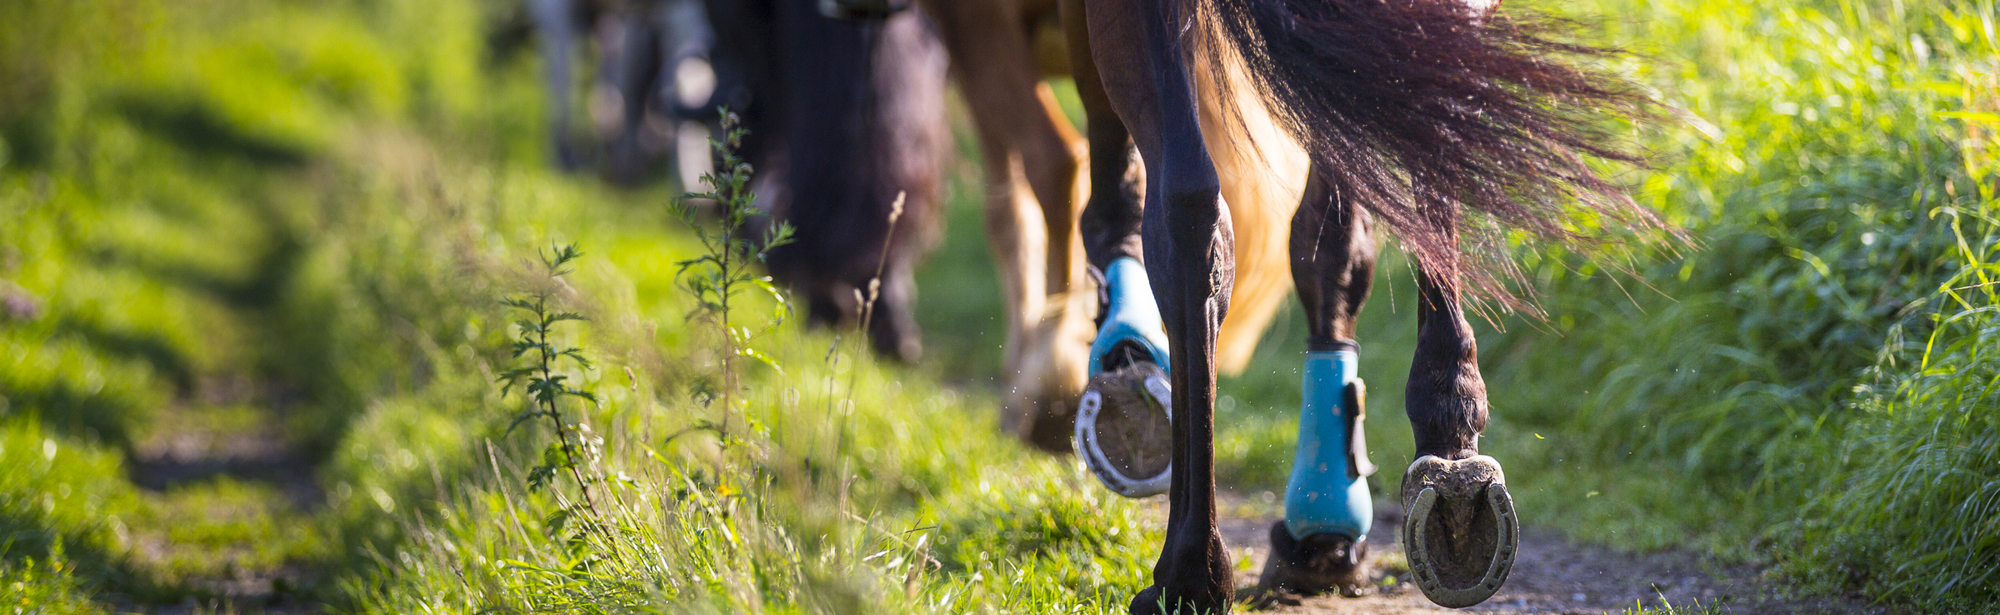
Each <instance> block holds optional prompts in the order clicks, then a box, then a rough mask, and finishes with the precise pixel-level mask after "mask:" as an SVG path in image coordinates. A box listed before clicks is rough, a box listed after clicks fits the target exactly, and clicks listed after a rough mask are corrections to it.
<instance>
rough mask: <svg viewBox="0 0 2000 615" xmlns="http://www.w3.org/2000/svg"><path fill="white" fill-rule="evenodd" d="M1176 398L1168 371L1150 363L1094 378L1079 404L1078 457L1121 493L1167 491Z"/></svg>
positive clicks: (1134, 495) (1143, 494)
mask: <svg viewBox="0 0 2000 615" xmlns="http://www.w3.org/2000/svg"><path fill="white" fill-rule="evenodd" d="M1171 399H1172V392H1171V389H1170V387H1169V386H1168V384H1167V376H1166V372H1165V371H1164V370H1161V369H1160V367H1159V366H1158V365H1154V364H1152V363H1149V362H1134V363H1131V364H1129V365H1127V366H1125V367H1123V368H1120V369H1117V370H1115V371H1111V372H1106V373H1102V374H1098V375H1097V376H1096V377H1094V378H1091V379H1090V384H1089V386H1088V387H1086V388H1085V389H1084V393H1083V400H1082V401H1081V402H1080V403H1078V404H1077V410H1076V437H1075V446H1076V455H1077V457H1079V458H1082V459H1083V463H1084V465H1085V466H1088V467H1089V468H1090V471H1091V473H1092V474H1095V475H1097V478H1098V480H1100V481H1103V483H1104V486H1106V487H1109V488H1110V489H1111V490H1112V491H1114V492H1117V493H1118V494H1119V495H1122V496H1125V497H1128V498H1143V497H1148V496H1153V495H1158V494H1161V493H1165V492H1166V491H1167V487H1168V485H1169V483H1170V482H1171V479H1170V478H1169V471H1170V470H1171V469H1172V463H1173V453H1174V450H1173V437H1172V432H1173V425H1172V423H1171V422H1169V419H1168V415H1169V411H1168V407H1169V405H1170V403H1171Z"/></svg>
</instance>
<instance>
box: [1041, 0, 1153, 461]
mask: <svg viewBox="0 0 2000 615" xmlns="http://www.w3.org/2000/svg"><path fill="white" fill-rule="evenodd" d="M1061 11H1062V16H1063V26H1064V35H1065V37H1066V38H1067V39H1068V43H1069V44H1068V47H1069V54H1070V73H1071V74H1072V75H1074V76H1075V77H1076V90H1077V94H1078V98H1080V99H1081V100H1082V102H1083V108H1084V112H1085V114H1086V117H1087V118H1088V120H1089V124H1088V127H1087V131H1088V134H1089V137H1090V187H1091V190H1090V199H1089V201H1088V203H1087V204H1086V205H1085V206H1084V209H1083V214H1082V218H1081V220H1080V221H1079V222H1078V227H1079V230H1080V231H1081V233H1082V237H1083V248H1084V253H1085V254H1086V256H1087V258H1088V260H1089V262H1090V264H1091V266H1092V267H1093V268H1094V269H1095V270H1096V271H1099V272H1101V273H1102V274H1103V275H1102V276H1101V278H1100V280H1101V282H1102V285H1101V286H1100V287H1099V294H1098V297H1097V299H1098V313H1097V324H1098V330H1097V337H1096V339H1095V340H1094V341H1093V342H1092V343H1091V345H1090V355H1089V359H1088V360H1089V375H1090V380H1089V382H1088V383H1087V384H1086V385H1085V388H1084V392H1083V396H1082V398H1081V399H1080V400H1079V401H1078V404H1077V414H1076V430H1075V432H1076V437H1075V438H1074V440H1073V441H1074V442H1075V444H1076V449H1077V456H1078V457H1080V458H1081V459H1082V460H1083V462H1084V464H1085V465H1086V466H1087V467H1089V468H1090V469H1091V471H1092V472H1094V473H1095V474H1096V475H1097V477H1098V479H1099V480H1101V481H1103V483H1104V485H1105V486H1106V487H1109V488H1111V490H1112V491H1115V492H1117V493H1118V494H1120V495H1124V496H1126V497H1147V496H1152V495H1157V494H1159V493H1161V492H1164V491H1166V490H1167V483H1168V482H1169V478H1170V475H1169V472H1168V467H1169V462H1170V457H1171V455H1172V452H1173V447H1172V439H1171V438H1170V437H1169V433H1170V431H1171V427H1170V423H1169V421H1168V420H1167V409H1166V408H1165V407H1164V406H1165V405H1166V404H1168V403H1169V398H1170V396H1171V388H1172V386H1171V385H1170V384H1169V383H1168V380H1167V377H1166V376H1167V374H1166V371H1165V368H1166V367H1168V366H1169V361H1168V357H1167V338H1166V329H1165V325H1164V323H1163V322H1162V321H1161V320H1160V316H1159V303H1158V301H1157V299H1156V298H1155V297H1154V296H1153V294H1152V289H1151V284H1150V282H1149V281H1148V279H1147V276H1146V269H1145V265H1143V264H1142V261H1141V258H1142V257H1143V256H1144V254H1143V253H1142V250H1141V244H1142V242H1141V241H1140V235H1139V227H1140V215H1141V211H1142V210H1143V208H1142V204H1143V201H1142V199H1143V198H1144V196H1143V194H1142V191H1143V190H1144V187H1143V186H1144V183H1145V178H1144V175H1143V174H1144V171H1143V168H1142V167H1140V165H1137V164H1135V162H1136V160H1135V159H1134V158H1135V157H1134V155H1133V147H1132V137H1131V133H1130V132H1129V131H1128V130H1127V129H1126V128H1125V123H1124V122H1123V121H1122V120H1120V119H1119V118H1118V113H1117V110H1116V109H1115V108H1113V106H1112V104H1111V98H1110V95H1109V94H1108V93H1106V92H1105V90H1104V82H1103V80H1102V79H1101V78H1100V76H1099V75H1098V71H1097V62H1096V59H1095V58H1093V57H1092V56H1091V52H1090V42H1089V31H1088V28H1087V27H1086V16H1085V14H1084V6H1083V2H1082V0H1065V1H1064V2H1063V3H1062V5H1061Z"/></svg>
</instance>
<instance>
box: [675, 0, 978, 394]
mask: <svg viewBox="0 0 2000 615" xmlns="http://www.w3.org/2000/svg"><path fill="white" fill-rule="evenodd" d="M708 12H709V15H710V17H711V19H712V21H713V23H714V24H715V29H716V32H717V34H718V36H717V41H718V44H717V47H716V53H715V58H716V66H717V67H718V69H719V70H720V71H721V72H723V73H725V74H730V75H740V79H741V82H742V83H743V84H744V86H745V87H744V88H743V89H742V91H741V92H731V93H729V94H727V95H726V96H727V98H726V99H725V100H727V101H728V103H727V104H728V106H729V108H730V109H731V110H732V111H734V112H736V113H738V114H739V115H740V116H741V117H742V120H743V126H744V127H745V128H747V129H749V131H750V134H749V136H748V137H746V138H745V140H744V144H743V146H742V152H741V153H742V155H743V156H744V159H745V160H748V161H750V163H751V165H752V166H753V167H754V168H755V169H756V178H755V180H754V181H753V190H754V191H755V192H756V194H757V196H758V200H759V203H760V207H762V208H764V209H765V210H766V211H769V212H770V213H771V216H772V220H773V221H777V222H785V223H789V224H791V225H792V226H793V227H794V228H795V229H796V234H795V235H794V240H793V242H792V243H790V244H787V245H784V246H780V247H778V248H777V249H775V250H773V251H772V253H771V255H770V258H769V263H768V264H769V265H770V270H771V273H772V275H773V277H775V278H776V279H777V280H778V281H780V282H782V283H784V284H785V285H786V286H788V287H790V288H791V289H792V290H793V291H794V292H795V293H796V294H797V295H798V296H799V297H801V298H802V299H803V300H804V303H805V304H806V308H807V314H808V316H809V318H810V320H811V321H812V322H813V323H814V324H822V325H832V326H840V327H854V326H866V327H867V334H868V336H869V339H870V341H871V343H872V345H873V347H874V349H875V351H876V353H877V354H879V355H881V356H885V357H889V358H892V359H897V360H902V361H914V360H916V359H917V357H918V356H919V355H920V354H921V353H922V344H921V343H920V341H919V338H920V334H919V331H918V328H917V323H916V319H915V316H914V314H913V313H912V309H913V306H914V302H915V299H916V283H915V281H914V279H913V276H914V275H915V269H916V264H917V261H918V259H919V258H920V257H922V255H923V254H924V252H925V251H927V250H928V249H929V248H930V247H931V246H932V245H934V244H935V243H936V240H937V235H938V227H939V216H938V210H939V199H940V197H941V194H940V186H941V182H942V180H943V165H944V162H945V157H946V156H947V155H948V153H949V151H950V148H951V135H950V132H949V131H948V130H947V127H946V125H945V117H944V85H945V71H946V60H945V55H944V48H943V47H942V46H941V45H940V44H939V43H938V39H937V35H936V33H935V31H934V30H933V29H932V28H931V25H930V23H929V21H928V20H926V19H924V18H923V16H922V15H921V14H918V13H913V12H905V13H899V14H896V15H892V16H886V17H885V18H883V19H879V20H868V21H847V20H838V19H831V18H828V17H826V16H824V15H822V14H820V12H819V8H818V5H817V4H816V3H815V0H710V2H709V4H708ZM732 78H734V77H732Z"/></svg>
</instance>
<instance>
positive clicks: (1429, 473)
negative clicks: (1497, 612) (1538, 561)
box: [1403, 455, 1520, 608]
mask: <svg viewBox="0 0 2000 615" xmlns="http://www.w3.org/2000/svg"><path fill="white" fill-rule="evenodd" d="M1403 507H1404V509H1405V510H1406V511H1407V512H1408V515H1407V518H1406V519H1405V520H1404V521H1403V550H1404V553H1405V555H1407V556H1408V558H1409V562H1410V576H1411V577H1412V579H1413V580H1414V581H1415V582H1416V584H1417V588H1418V589H1421V590H1423V592H1424V597H1426V598H1429V599H1430V600H1431V602H1435V603H1437V604H1438V605H1439V606H1445V607H1451V608H1462V607H1468V606H1472V605H1475V604H1479V603H1481V602H1484V601H1486V599H1487V598H1490V597H1492V596H1493V593H1494V592H1497V591H1500V586H1501V585H1502V584H1504V583H1506V582H1507V573H1508V572H1510V571H1512V570H1513V567H1514V554H1515V551H1516V549H1517V548H1518V547H1519V545H1520V520H1519V518H1517V517H1516V516H1515V513H1514V500H1513V498H1512V497H1510V496H1508V494H1507V486H1506V476H1505V475H1504V474H1503V473H1502V472H1501V470H1500V462H1498V461H1495V460H1494V459H1493V458H1492V457H1487V456H1485V455H1479V456H1475V457H1472V458H1469V459H1463V460H1458V461H1450V460H1445V459H1441V458H1438V457H1434V456H1431V455H1425V456H1423V457H1420V458H1418V459H1417V461H1416V463H1412V464H1410V469H1409V470H1408V471H1406V472H1405V473H1404V474H1403Z"/></svg>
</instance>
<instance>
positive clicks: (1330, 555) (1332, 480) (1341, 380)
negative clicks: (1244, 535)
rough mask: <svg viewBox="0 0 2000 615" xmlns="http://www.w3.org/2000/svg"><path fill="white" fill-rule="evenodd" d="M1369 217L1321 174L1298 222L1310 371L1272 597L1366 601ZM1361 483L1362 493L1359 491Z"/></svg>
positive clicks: (1295, 274)
mask: <svg viewBox="0 0 2000 615" xmlns="http://www.w3.org/2000/svg"><path fill="white" fill-rule="evenodd" d="M1372 227H1373V223H1372V221H1371V220H1370V219H1369V216H1368V212H1367V211H1365V210H1363V209H1361V208H1359V207H1354V206H1353V205H1352V204H1351V203H1348V202H1346V201H1344V200H1342V199H1341V198H1340V193H1339V191H1338V190H1336V189H1335V188H1334V186H1332V185H1331V184H1330V183H1329V180H1328V177H1327V174H1326V173H1325V172H1324V170H1323V169H1321V168H1320V167H1319V166H1318V165H1314V166H1313V168H1312V171H1311V174H1310V175H1309V176H1308V179H1307V181H1306V189H1305V195H1304V197H1303V198H1302V199H1301V201H1300V203H1299V209H1298V211H1297V212H1296V213H1294V214H1293V216H1292V233H1291V261H1292V281H1293V283H1294V284H1295V285H1296V286H1297V288H1298V293H1299V300H1300V301H1301V302H1302V303H1304V304H1305V310H1306V327H1307V331H1308V333H1309V334H1310V337H1309V338H1307V342H1306V357H1305V366H1304V368H1303V369H1302V370H1301V373H1302V374H1303V378H1304V380H1305V382H1304V383H1303V387H1302V388H1303V389H1304V394H1303V396H1302V397H1303V398H1304V399H1303V403H1302V404H1301V408H1300V417H1299V444H1298V446H1299V450H1298V459H1297V460H1296V461H1294V465H1293V468H1292V477H1291V480H1290V482H1289V484H1288V485H1287V486H1286V493H1285V519H1284V520H1283V521H1280V522H1278V523H1276V524H1273V525H1272V526H1271V555H1270V558H1269V559H1267V560H1266V561H1265V564H1264V574H1263V577H1262V579H1261V580H1260V582H1259V585H1261V586H1262V589H1263V590H1265V591H1281V592H1290V593H1302V594H1318V593H1322V592H1326V591H1330V590H1336V589H1338V590H1340V591H1342V592H1343V593H1346V594H1349V595H1358V594H1359V591H1360V587H1361V585H1362V584H1363V582H1364V581H1365V580H1366V579H1365V577H1366V576H1367V574H1366V567H1365V566H1363V565H1362V563H1363V561H1364V559H1365V558H1366V556H1367V548H1368V545H1367V535H1368V528H1369V527H1370V525H1371V521H1372V520H1373V519H1372V517H1373V515H1374V505H1373V499H1372V496H1371V495H1370V494H1369V493H1368V487H1367V485H1366V483H1365V482H1360V481H1362V479H1363V478H1365V477H1366V476H1367V474H1369V473H1370V472H1372V471H1373V469H1374V468H1373V466H1372V465H1370V464H1369V463H1368V459H1367V454H1366V453H1365V452H1364V449H1363V448H1362V447H1361V446H1360V445H1359V444H1360V441H1361V435H1360V433H1361V432H1360V429H1361V417H1362V407H1361V404H1362V401H1363V399H1364V398H1365V395H1364V394H1363V389H1362V384H1361V382H1360V379H1359V378H1358V377H1355V376H1354V375H1353V373H1354V369H1355V363H1356V362H1357V361H1358V360H1359V350H1360V348H1359V347H1358V346H1357V345H1356V343H1355V341H1354V321H1355V317H1356V316H1358V315H1359V314H1360V313H1361V306H1362V304H1363V303H1364V302H1366V301H1367V300H1368V290H1369V286H1370V285H1371V283H1372V282H1374V279H1375V238H1374V234H1373V228H1372ZM1357 482H1359V483H1360V484H1357Z"/></svg>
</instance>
